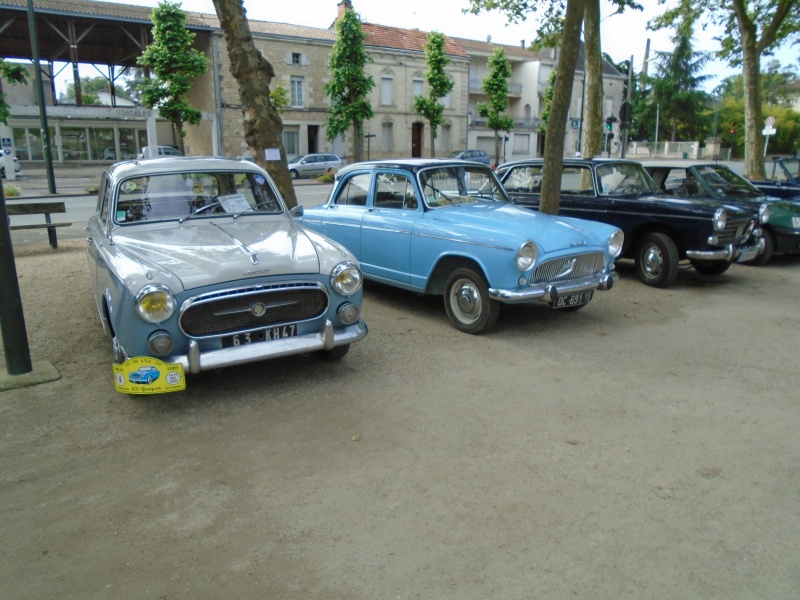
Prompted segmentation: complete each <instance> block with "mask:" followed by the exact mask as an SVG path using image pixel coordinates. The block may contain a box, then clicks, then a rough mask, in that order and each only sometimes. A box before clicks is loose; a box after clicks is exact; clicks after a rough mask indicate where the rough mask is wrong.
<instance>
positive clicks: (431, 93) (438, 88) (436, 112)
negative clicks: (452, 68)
mask: <svg viewBox="0 0 800 600" xmlns="http://www.w3.org/2000/svg"><path fill="white" fill-rule="evenodd" d="M446 41H447V39H446V38H445V37H444V34H442V33H439V32H438V31H432V32H431V33H429V34H428V37H427V40H426V41H425V64H426V65H427V66H428V70H427V71H426V72H425V81H426V82H427V83H428V95H427V96H416V97H415V98H414V110H416V111H417V114H419V115H421V116H423V117H425V118H426V119H427V120H428V124H429V125H430V130H431V156H436V138H437V137H439V127H440V126H441V125H442V124H443V123H444V105H443V104H442V103H441V102H439V100H441V99H442V98H444V97H445V96H446V95H447V94H449V93H450V90H452V89H453V80H452V79H450V77H449V76H448V75H447V72H446V71H445V68H446V67H447V65H448V64H450V59H449V58H447V54H445V52H444V45H445V43H446Z"/></svg>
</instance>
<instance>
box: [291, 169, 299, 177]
mask: <svg viewBox="0 0 800 600" xmlns="http://www.w3.org/2000/svg"><path fill="white" fill-rule="evenodd" d="M289 175H291V176H292V179H299V178H300V173H298V172H297V171H295V170H294V169H292V170H291V171H289Z"/></svg>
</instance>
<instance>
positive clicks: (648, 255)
mask: <svg viewBox="0 0 800 600" xmlns="http://www.w3.org/2000/svg"><path fill="white" fill-rule="evenodd" d="M636 274H637V275H638V276H639V279H641V280H642V281H643V282H644V283H646V284H647V285H651V286H653V287H667V286H668V285H670V284H672V283H673V282H674V281H675V278H676V277H677V276H678V248H677V247H676V246H675V242H673V241H672V238H671V237H669V236H668V235H666V234H664V233H648V234H647V235H646V236H644V237H643V238H642V240H641V241H640V242H639V246H638V248H637V250H636Z"/></svg>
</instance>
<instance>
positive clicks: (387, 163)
mask: <svg viewBox="0 0 800 600" xmlns="http://www.w3.org/2000/svg"><path fill="white" fill-rule="evenodd" d="M467 165H469V166H477V167H482V168H485V169H489V167H488V165H486V164H485V163H481V162H475V161H471V160H454V159H452V158H397V159H387V160H371V161H364V162H358V163H352V164H349V165H347V166H346V167H343V168H342V169H340V170H339V171H338V172H337V173H336V177H337V178H338V177H341V176H342V175H345V174H347V173H350V172H351V171H357V170H359V169H402V170H405V171H412V172H414V173H416V172H417V171H420V170H422V169H425V168H427V167H441V166H452V167H459V168H463V167H465V166H467Z"/></svg>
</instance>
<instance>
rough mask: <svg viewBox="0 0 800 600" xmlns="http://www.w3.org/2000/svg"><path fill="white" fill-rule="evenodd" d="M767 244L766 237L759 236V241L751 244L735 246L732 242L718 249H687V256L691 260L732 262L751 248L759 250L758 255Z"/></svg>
mask: <svg viewBox="0 0 800 600" xmlns="http://www.w3.org/2000/svg"><path fill="white" fill-rule="evenodd" d="M765 246H766V242H764V238H758V242H757V243H755V244H751V245H750V246H734V245H733V244H730V245H728V246H725V247H724V248H719V249H717V250H687V251H686V258H688V259H689V260H708V261H720V260H726V261H728V262H730V261H732V260H736V259H737V258H738V257H739V255H740V254H743V253H745V252H750V251H751V250H758V252H756V255H758V254H761V253H762V252H763V251H764V247H765Z"/></svg>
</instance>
